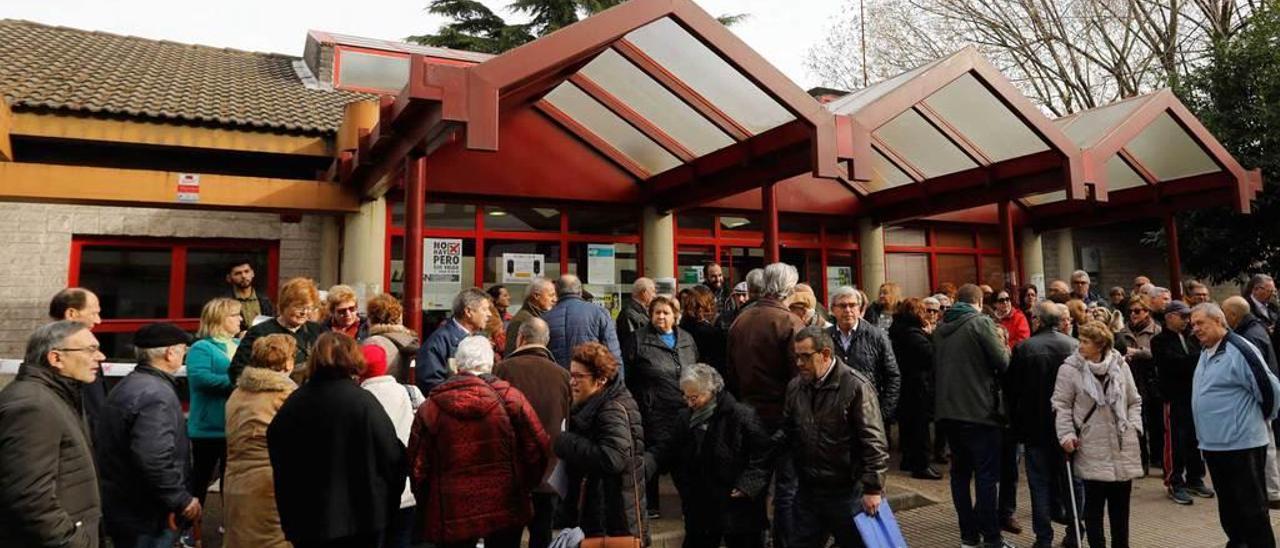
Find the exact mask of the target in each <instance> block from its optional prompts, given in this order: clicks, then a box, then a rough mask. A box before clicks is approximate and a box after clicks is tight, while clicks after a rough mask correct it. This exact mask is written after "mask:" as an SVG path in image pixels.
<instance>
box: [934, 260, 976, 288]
mask: <svg viewBox="0 0 1280 548" xmlns="http://www.w3.org/2000/svg"><path fill="white" fill-rule="evenodd" d="M976 259H977V256H975V255H938V283H944V282H951V283H953V284H956V285H957V286H959V285H961V284H971V283H977V282H978V262H977V260H976Z"/></svg>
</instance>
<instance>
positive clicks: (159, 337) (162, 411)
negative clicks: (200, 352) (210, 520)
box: [94, 323, 201, 548]
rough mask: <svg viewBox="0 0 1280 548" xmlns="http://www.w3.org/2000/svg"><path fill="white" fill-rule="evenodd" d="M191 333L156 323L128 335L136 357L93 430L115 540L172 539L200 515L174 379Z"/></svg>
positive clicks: (133, 543) (165, 542)
mask: <svg viewBox="0 0 1280 548" xmlns="http://www.w3.org/2000/svg"><path fill="white" fill-rule="evenodd" d="M190 343H191V335H189V334H187V332H185V331H183V330H182V329H180V328H178V326H176V325H173V324H170V323H154V324H149V325H146V326H144V327H143V328H142V329H139V330H138V332H137V333H136V334H135V335H134V337H133V346H134V347H135V348H136V349H137V353H138V365H137V367H135V368H134V370H133V372H132V373H129V375H128V376H126V377H125V378H124V379H123V380H121V381H120V384H117V385H116V387H115V388H113V389H112V390H111V394H110V395H109V396H108V397H107V405H106V407H104V408H103V410H102V411H103V413H102V420H101V423H100V424H99V425H98V431H97V432H94V442H95V443H94V445H95V449H96V450H97V457H98V458H97V462H98V465H99V466H101V467H102V502H103V507H105V508H107V512H106V523H107V527H106V529H107V534H108V535H110V536H111V540H112V541H113V542H114V543H115V545H116V546H117V547H120V548H124V547H130V548H132V547H153V546H169V545H171V544H173V541H174V540H176V539H177V535H178V533H177V531H176V530H173V529H171V527H172V526H173V525H177V528H178V529H182V528H183V526H184V524H190V523H194V522H195V521H196V520H198V519H199V518H200V513H201V508H200V499H197V498H196V497H195V496H193V495H192V494H191V492H190V490H189V486H188V484H189V479H190V470H191V459H190V449H189V442H188V440H187V425H186V419H184V418H183V415H182V402H181V401H179V400H178V379H177V377H175V376H174V375H175V374H176V373H177V372H178V369H179V368H181V367H182V360H183V358H184V357H185V356H186V354H187V345H189V344H190Z"/></svg>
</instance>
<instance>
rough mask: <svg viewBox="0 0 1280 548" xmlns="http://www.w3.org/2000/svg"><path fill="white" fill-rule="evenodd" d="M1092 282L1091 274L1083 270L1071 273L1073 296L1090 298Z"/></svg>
mask: <svg viewBox="0 0 1280 548" xmlns="http://www.w3.org/2000/svg"><path fill="white" fill-rule="evenodd" d="M1091 284H1092V280H1090V279H1089V273H1088V272H1085V271H1083V270H1077V271H1075V272H1072V273H1071V295H1072V296H1074V297H1080V298H1082V299H1083V298H1085V297H1088V296H1089V286H1090V285H1091Z"/></svg>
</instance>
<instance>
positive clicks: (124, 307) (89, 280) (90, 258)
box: [80, 246, 173, 319]
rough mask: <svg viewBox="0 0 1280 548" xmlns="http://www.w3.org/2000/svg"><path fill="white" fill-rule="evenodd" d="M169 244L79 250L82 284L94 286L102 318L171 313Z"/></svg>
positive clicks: (94, 247) (171, 254) (141, 316)
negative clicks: (158, 247)
mask: <svg viewBox="0 0 1280 548" xmlns="http://www.w3.org/2000/svg"><path fill="white" fill-rule="evenodd" d="M172 265H173V252H172V251H171V250H169V249H167V248H161V249H156V248H130V247H99V246H85V248H84V249H83V251H82V252H81V253H80V286H82V287H89V288H93V290H94V291H95V292H96V293H97V294H98V299H99V301H101V304H102V317H103V319H119V318H167V317H169V275H170V270H171V267H172Z"/></svg>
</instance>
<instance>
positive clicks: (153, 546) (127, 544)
mask: <svg viewBox="0 0 1280 548" xmlns="http://www.w3.org/2000/svg"><path fill="white" fill-rule="evenodd" d="M176 540H178V532H177V531H170V530H168V529H163V530H161V531H159V532H156V533H144V534H138V535H113V536H112V537H111V542H112V543H113V544H115V547H116V548H173V543H174V541H176Z"/></svg>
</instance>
